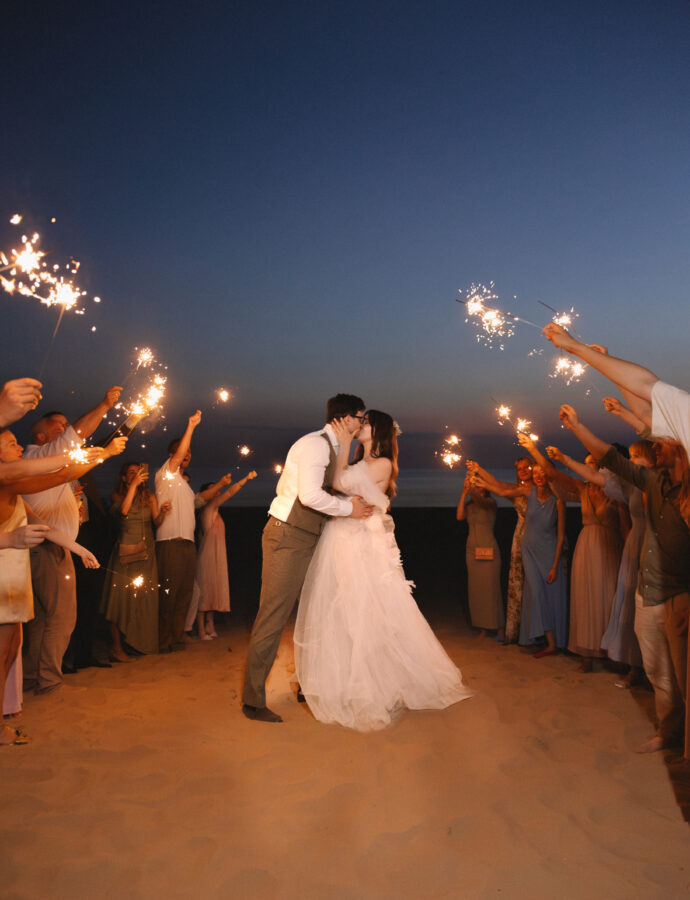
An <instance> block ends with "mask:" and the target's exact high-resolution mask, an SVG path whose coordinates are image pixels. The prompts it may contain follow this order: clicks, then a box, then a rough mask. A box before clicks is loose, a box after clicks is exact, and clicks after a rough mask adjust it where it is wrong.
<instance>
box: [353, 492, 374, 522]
mask: <svg viewBox="0 0 690 900" xmlns="http://www.w3.org/2000/svg"><path fill="white" fill-rule="evenodd" d="M350 500H351V501H352V512H351V513H350V515H349V518H350V519H368V518H369V516H370V515H371V514H372V513H373V511H374V507H373V506H372V505H371V504H370V503H367V502H366V501H365V500H362V498H361V497H350Z"/></svg>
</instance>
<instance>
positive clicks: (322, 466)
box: [297, 436, 352, 516]
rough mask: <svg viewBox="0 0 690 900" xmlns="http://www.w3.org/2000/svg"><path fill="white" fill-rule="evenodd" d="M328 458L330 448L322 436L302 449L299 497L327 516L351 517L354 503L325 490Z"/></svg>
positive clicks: (298, 487)
mask: <svg viewBox="0 0 690 900" xmlns="http://www.w3.org/2000/svg"><path fill="white" fill-rule="evenodd" d="M328 458H329V453H328V446H327V444H326V441H324V440H323V438H322V437H320V436H319V437H317V438H316V439H315V440H312V441H309V443H308V444H307V445H306V446H305V447H303V448H302V458H301V460H300V464H299V470H298V472H299V474H298V483H297V496H298V497H299V499H300V503H303V504H304V506H309V507H310V508H311V509H315V510H316V511H317V512H320V513H323V515H325V516H349V515H350V513H351V512H352V502H351V501H350V500H345V499H341V498H340V497H335V496H334V495H333V494H329V493H328V491H325V490H324V489H323V476H324V473H325V471H326V467H327V466H328Z"/></svg>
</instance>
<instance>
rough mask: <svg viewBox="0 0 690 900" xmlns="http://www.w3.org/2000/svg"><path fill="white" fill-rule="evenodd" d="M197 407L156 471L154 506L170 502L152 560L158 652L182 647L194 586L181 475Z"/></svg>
mask: <svg viewBox="0 0 690 900" xmlns="http://www.w3.org/2000/svg"><path fill="white" fill-rule="evenodd" d="M199 422H201V410H197V411H196V412H195V413H194V415H192V416H190V417H189V420H188V422H187V428H186V429H185V432H184V434H183V435H182V437H181V438H180V439H179V440H175V441H172V442H171V444H170V446H169V448H168V459H167V461H166V462H165V463H164V464H163V465H162V466H161V467H160V469H159V470H158V471H157V472H156V499H157V500H158V506H159V509H160V507H162V506H163V504H165V503H168V502H169V503H170V512H169V513H168V514H167V515H166V516H165V518H164V519H163V521H162V523H161V524H160V525H159V526H158V528H157V529H156V560H157V563H158V578H159V584H160V590H159V594H158V597H159V602H158V646H159V651H160V652H161V653H169V652H171V651H173V650H184V648H185V643H184V625H185V618H186V616H187V610H188V609H189V604H190V602H191V599H192V591H193V589H194V569H195V565H196V547H195V544H194V522H195V520H194V491H193V490H192V489H191V487H190V486H189V484H188V483H187V481H185V479H184V477H183V472H184V470H185V469H186V468H187V466H188V465H189V463H190V461H191V459H192V454H191V451H190V449H189V448H190V445H191V442H192V435H193V434H194V430H195V428H196V427H197V426H198V424H199Z"/></svg>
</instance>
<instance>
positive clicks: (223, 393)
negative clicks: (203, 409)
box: [216, 388, 232, 403]
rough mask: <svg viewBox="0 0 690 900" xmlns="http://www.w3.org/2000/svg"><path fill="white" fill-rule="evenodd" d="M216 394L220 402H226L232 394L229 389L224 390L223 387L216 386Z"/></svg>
mask: <svg viewBox="0 0 690 900" xmlns="http://www.w3.org/2000/svg"><path fill="white" fill-rule="evenodd" d="M216 396H217V397H218V399H219V400H220V402H221V403H227V402H228V400H229V399H230V397H231V396H232V394H231V393H230V391H228V390H226V389H225V388H218V390H217V391H216Z"/></svg>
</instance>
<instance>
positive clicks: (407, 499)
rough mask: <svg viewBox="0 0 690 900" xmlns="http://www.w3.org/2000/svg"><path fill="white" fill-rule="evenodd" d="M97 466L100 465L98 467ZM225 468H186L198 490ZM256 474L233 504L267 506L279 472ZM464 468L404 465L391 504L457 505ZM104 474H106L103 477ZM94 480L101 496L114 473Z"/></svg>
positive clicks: (502, 473)
mask: <svg viewBox="0 0 690 900" xmlns="http://www.w3.org/2000/svg"><path fill="white" fill-rule="evenodd" d="M99 469H100V467H99ZM226 471H227V470H226V469H217V468H204V467H201V466H199V467H195V466H194V465H192V467H191V468H190V470H189V474H190V478H191V484H192V487H193V488H194V490H199V488H200V487H201V485H202V484H205V483H206V482H209V481H218V479H219V478H221V477H222V476H223V475H224V474H225V473H226ZM246 472H247V469H246V468H245V467H242V468H238V470H237V472H236V474H235V473H233V475H234V477H236V478H238V479H239V478H242V477H243V476H244V474H245V473H246ZM257 472H258V476H257V477H256V478H254V479H253V480H252V481H248V482H247V484H246V485H245V486H244V487H243V488H242V490H241V491H240V492H239V493H238V494H236V495H235V496H234V497H233V498H232V500H230V501H228V502H229V503H232V504H233V505H234V506H265V507H268V506H269V505H270V503H271V500H272V499H273V497H274V496H275V487H276V484H277V483H278V475H276V474H275V472H274V471H273V470H272V469H260V470H257ZM465 474H466V470H465V467H464V466H460V467H459V468H457V469H447V468H442V469H407V470H402V471H401V472H400V474H399V476H398V496H397V497H396V498H395V500H394V501H393V506H394V507H398V508H402V507H409V506H416V507H420V506H424V507H439V506H441V507H443V506H452V507H455V506H457V503H458V500H459V498H460V493H461V492H462V484H463V480H464V478H465ZM493 474H495V475H496V476H497V477H498V478H500V479H502V480H503V481H511V482H512V481H513V480H514V478H515V474H514V470H513V469H512V468H511V469H495V470H493ZM103 475H106V477H105V478H103ZM153 475H154V473H153V471H152V473H151V480H150V482H149V484H150V486H151V487H153ZM97 476H98V477H97V481H96V484H97V486H98V488H99V491H100V492H101V495H102V496H103V497H104V498H109V497H110V493H111V491H112V490H113V487H114V480H115V479H114V476H113V474H110V476H108V475H107V473H105V472H103V471H102V470H101V471H97ZM498 502H499V506H510V502H509V501H504V500H500V499H499V501H498Z"/></svg>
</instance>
